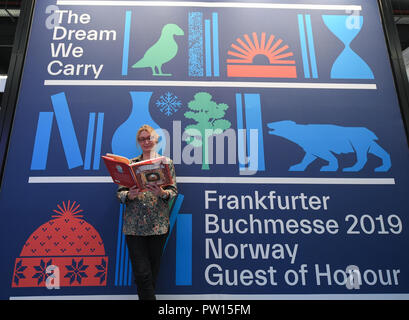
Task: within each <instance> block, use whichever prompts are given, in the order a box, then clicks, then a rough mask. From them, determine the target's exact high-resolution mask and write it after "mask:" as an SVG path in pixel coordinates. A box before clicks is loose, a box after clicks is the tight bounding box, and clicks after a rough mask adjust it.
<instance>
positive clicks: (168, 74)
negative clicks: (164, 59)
mask: <svg viewBox="0 0 409 320" xmlns="http://www.w3.org/2000/svg"><path fill="white" fill-rule="evenodd" d="M156 67H157V68H158V73H156V72H155V67H152V70H153V72H152V75H154V76H171V75H172V74H171V73H163V72H162V65H157V66H156Z"/></svg>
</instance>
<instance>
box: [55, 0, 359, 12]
mask: <svg viewBox="0 0 409 320" xmlns="http://www.w3.org/2000/svg"><path fill="white" fill-rule="evenodd" d="M323 2H324V1H323ZM57 5H61V6H117V7H118V6H119V7H124V6H125V7H202V8H251V9H301V10H308V9H309V10H336V11H349V10H350V11H360V10H362V6H360V5H328V4H291V3H238V2H201V1H197V2H195V1H186V2H181V1H84V0H58V1H57Z"/></svg>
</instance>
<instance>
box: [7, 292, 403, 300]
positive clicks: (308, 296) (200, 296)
mask: <svg viewBox="0 0 409 320" xmlns="http://www.w3.org/2000/svg"><path fill="white" fill-rule="evenodd" d="M156 298H157V299H158V300H409V294H406V293H403V294H246V295H244V294H189V295H183V294H182V295H178V294H173V295H169V294H163V295H161V294H159V295H156ZM9 299H10V300H137V299H138V296H137V295H71V296H21V297H10V298H9Z"/></svg>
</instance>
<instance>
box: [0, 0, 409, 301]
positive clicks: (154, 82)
mask: <svg viewBox="0 0 409 320" xmlns="http://www.w3.org/2000/svg"><path fill="white" fill-rule="evenodd" d="M142 124H149V125H151V126H153V127H154V128H156V129H157V130H158V133H159V134H160V136H161V139H160V142H159V149H160V150H159V151H160V153H162V154H164V155H167V156H169V157H171V158H172V159H173V161H174V163H175V169H176V175H177V184H178V189H179V195H178V197H177V198H176V199H175V200H174V201H173V202H172V203H171V204H170V205H171V215H170V222H171V229H170V234H169V237H168V239H167V242H166V246H165V250H164V253H163V262H162V268H161V272H160V275H159V280H158V288H157V291H158V295H159V298H176V299H177V298H186V297H202V298H211V299H216V298H217V299H220V298H222V299H223V298H225V299H235V298H239V297H246V298H250V299H251V298H257V299H275V298H281V297H286V298H289V299H291V298H292V297H294V298H295V297H297V298H299V297H302V298H306V299H309V298H320V297H321V298H325V299H331V298H340V297H341V298H345V297H357V298H365V299H366V298H369V299H372V298H377V297H384V298H388V297H392V298H396V297H406V298H407V297H408V293H409V252H408V250H407V247H408V244H409V230H408V225H409V220H408V216H407V212H408V209H409V201H408V196H407V192H408V190H409V165H408V164H409V150H408V143H407V139H406V134H405V129H404V124H403V121H402V116H401V112H400V107H399V103H398V100H397V94H396V89H395V86H394V82H393V76H392V71H391V66H390V63H389V56H388V51H387V47H386V43H385V38H384V33H383V29H382V25H381V19H380V13H379V9H378V3H377V1H375V0H371V1H363V0H339V1H337V3H336V4H333V3H332V2H331V3H329V2H328V1H319V0H308V1H304V0H302V1H301V0H299V1H295V0H293V1H281V2H280V1H278V0H277V1H265V2H262V1H261V2H257V3H256V2H252V1H249V2H245V1H224V2H217V1H208V2H194V1H193V2H192V1H191V2H187V1H67V0H57V1H55V0H54V1H52V0H47V1H37V2H36V5H35V10H34V14H33V22H32V26H31V32H30V37H29V43H28V49H27V55H26V60H25V65H24V71H23V77H22V81H21V87H20V93H19V98H18V103H17V107H16V114H15V119H14V123H13V130H12V135H11V142H10V148H9V150H8V156H7V162H6V167H5V174H4V179H3V182H2V189H1V194H0V212H1V219H2V224H1V227H0V228H1V231H0V237H1V238H0V239H1V246H2V247H1V261H2V263H1V267H0V268H1V273H0V287H1V298H3V299H16V298H27V297H37V298H42V297H49V296H56V297H60V298H63V297H72V296H75V297H77V298H78V297H88V298H89V297H91V296H96V297H97V298H101V299H102V298H106V297H108V298H112V297H115V296H119V297H123V298H135V297H136V288H135V285H134V283H133V279H132V270H131V265H130V261H129V257H128V253H127V248H126V244H125V241H124V235H123V234H122V233H121V226H122V213H123V210H124V208H123V206H122V205H120V204H119V202H118V201H117V200H116V198H115V191H116V185H115V184H114V183H112V180H111V178H110V177H109V175H108V172H107V170H106V168H105V166H104V165H103V163H102V162H101V160H100V156H101V155H103V154H105V153H107V152H109V153H116V154H120V155H123V156H126V157H129V158H131V157H135V156H137V155H138V154H139V153H140V150H139V149H138V147H137V145H136V139H135V136H136V131H137V130H138V128H139V127H140V126H141V125H142Z"/></svg>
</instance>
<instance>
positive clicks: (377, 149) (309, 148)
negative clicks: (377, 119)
mask: <svg viewBox="0 0 409 320" xmlns="http://www.w3.org/2000/svg"><path fill="white" fill-rule="evenodd" d="M267 126H268V128H270V129H271V130H270V131H269V132H268V133H269V134H271V135H276V136H279V137H283V138H285V139H287V140H290V141H291V142H294V143H295V144H297V145H298V146H300V147H301V148H302V149H303V150H304V151H305V156H304V158H303V159H302V161H301V162H300V163H298V164H295V165H293V166H291V167H290V169H289V171H305V169H306V168H307V167H308V166H309V165H310V164H311V163H312V162H313V161H314V160H316V159H317V158H320V159H323V160H326V161H328V162H329V163H328V165H326V166H323V167H322V168H321V169H320V170H321V171H337V170H338V160H337V158H336V157H335V156H334V154H341V153H352V152H354V153H355V154H356V158H357V161H356V163H355V164H354V165H353V166H352V167H349V168H344V169H343V170H342V171H344V172H358V171H360V170H362V168H363V167H364V166H365V164H366V162H367V160H368V153H370V154H373V155H375V156H377V157H378V158H380V159H381V160H382V165H381V166H380V167H377V168H375V171H376V172H386V171H388V170H389V169H390V168H391V159H390V156H389V154H388V153H387V152H386V151H385V150H384V149H383V148H382V147H381V146H379V145H378V144H377V143H376V142H375V140H378V137H377V136H376V135H375V134H374V133H373V132H372V131H370V130H368V129H367V128H363V127H341V126H337V125H331V124H306V125H302V124H297V123H295V122H294V121H291V120H284V121H277V122H271V123H269V124H267Z"/></svg>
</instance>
